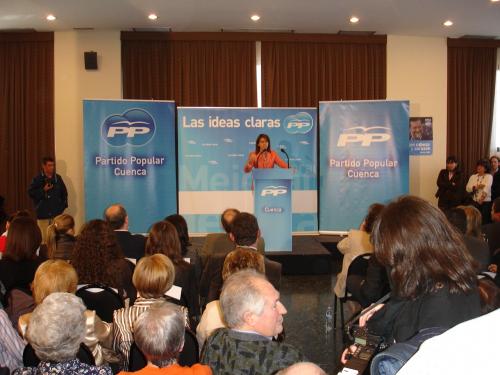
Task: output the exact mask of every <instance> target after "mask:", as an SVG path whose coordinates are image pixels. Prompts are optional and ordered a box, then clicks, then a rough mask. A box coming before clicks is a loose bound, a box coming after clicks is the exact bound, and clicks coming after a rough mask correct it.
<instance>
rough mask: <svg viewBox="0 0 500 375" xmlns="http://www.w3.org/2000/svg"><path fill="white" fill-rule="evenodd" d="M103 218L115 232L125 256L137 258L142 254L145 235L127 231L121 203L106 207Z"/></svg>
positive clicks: (125, 212)
mask: <svg viewBox="0 0 500 375" xmlns="http://www.w3.org/2000/svg"><path fill="white" fill-rule="evenodd" d="M104 220H106V222H107V223H108V224H109V226H110V227H111V229H113V231H114V232H115V234H116V238H117V239H118V244H119V246H120V248H121V249H122V252H123V255H125V257H126V258H131V259H135V260H137V259H140V258H141V257H143V256H144V249H145V246H146V237H144V236H143V235H141V234H132V233H130V232H129V230H128V225H129V220H128V215H127V211H126V210H125V208H124V207H123V206H122V205H120V204H113V205H111V206H109V207H108V208H106V210H105V211H104Z"/></svg>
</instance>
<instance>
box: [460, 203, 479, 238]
mask: <svg viewBox="0 0 500 375" xmlns="http://www.w3.org/2000/svg"><path fill="white" fill-rule="evenodd" d="M457 208H460V209H462V210H464V212H465V216H466V217H467V229H466V232H465V235H466V236H472V237H475V238H479V239H483V236H482V234H481V219H482V217H481V212H480V211H479V210H478V209H477V208H476V207H474V206H458V207H457Z"/></svg>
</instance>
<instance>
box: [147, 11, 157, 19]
mask: <svg viewBox="0 0 500 375" xmlns="http://www.w3.org/2000/svg"><path fill="white" fill-rule="evenodd" d="M148 18H149V19H150V20H151V21H156V20H157V19H158V16H157V15H156V14H154V13H151V14H150V15H149V16H148Z"/></svg>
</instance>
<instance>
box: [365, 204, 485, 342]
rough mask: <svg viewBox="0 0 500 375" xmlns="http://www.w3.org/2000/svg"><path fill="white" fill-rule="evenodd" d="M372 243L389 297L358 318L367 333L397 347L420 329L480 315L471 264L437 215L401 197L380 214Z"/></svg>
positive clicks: (456, 236) (453, 232)
mask: <svg viewBox="0 0 500 375" xmlns="http://www.w3.org/2000/svg"><path fill="white" fill-rule="evenodd" d="M408 233H411V236H410V235H408ZM372 239H373V245H374V249H375V255H376V257H377V259H378V260H379V261H380V263H381V264H382V265H384V266H386V267H388V268H389V269H390V270H391V271H390V279H391V286H392V292H393V298H391V300H390V301H389V302H388V303H387V304H386V305H381V306H380V307H378V308H375V309H372V310H371V311H370V312H369V313H368V315H364V316H362V317H361V319H360V324H361V325H365V324H367V325H368V329H369V330H370V331H371V332H372V333H374V334H376V335H381V336H385V337H386V340H387V342H389V343H390V342H394V341H396V342H401V341H406V340H408V339H409V338H411V337H412V336H413V335H415V334H416V333H417V332H419V331H420V330H421V329H423V328H429V327H440V328H449V327H453V326H454V325H456V324H459V323H461V322H463V321H465V320H468V319H472V318H475V317H477V316H478V315H480V313H481V310H480V300H479V293H478V289H477V279H476V274H475V271H474V268H473V259H472V257H471V255H470V254H469V253H468V251H467V249H466V248H465V245H464V243H463V241H462V239H461V237H460V235H459V233H458V232H457V231H456V230H454V229H453V228H452V227H451V225H450V224H449V223H448V221H447V220H446V217H445V216H444V214H443V213H442V212H441V211H440V210H438V209H437V208H435V207H434V206H432V205H431V204H430V203H428V202H426V201H424V200H422V199H420V198H416V197H411V196H406V197H401V198H399V199H397V200H396V201H394V202H392V203H391V204H389V205H388V206H387V207H386V208H385V209H384V210H383V211H382V213H381V214H380V217H379V219H378V220H377V221H376V222H375V224H374V227H373V232H372Z"/></svg>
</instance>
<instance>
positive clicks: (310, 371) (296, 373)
mask: <svg viewBox="0 0 500 375" xmlns="http://www.w3.org/2000/svg"><path fill="white" fill-rule="evenodd" d="M276 375H326V372H324V371H323V369H322V368H321V367H319V366H318V365H316V364H314V363H311V362H299V363H296V364H294V365H291V366H289V367H287V368H284V369H283V370H280V371H278V372H277V373H276Z"/></svg>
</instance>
